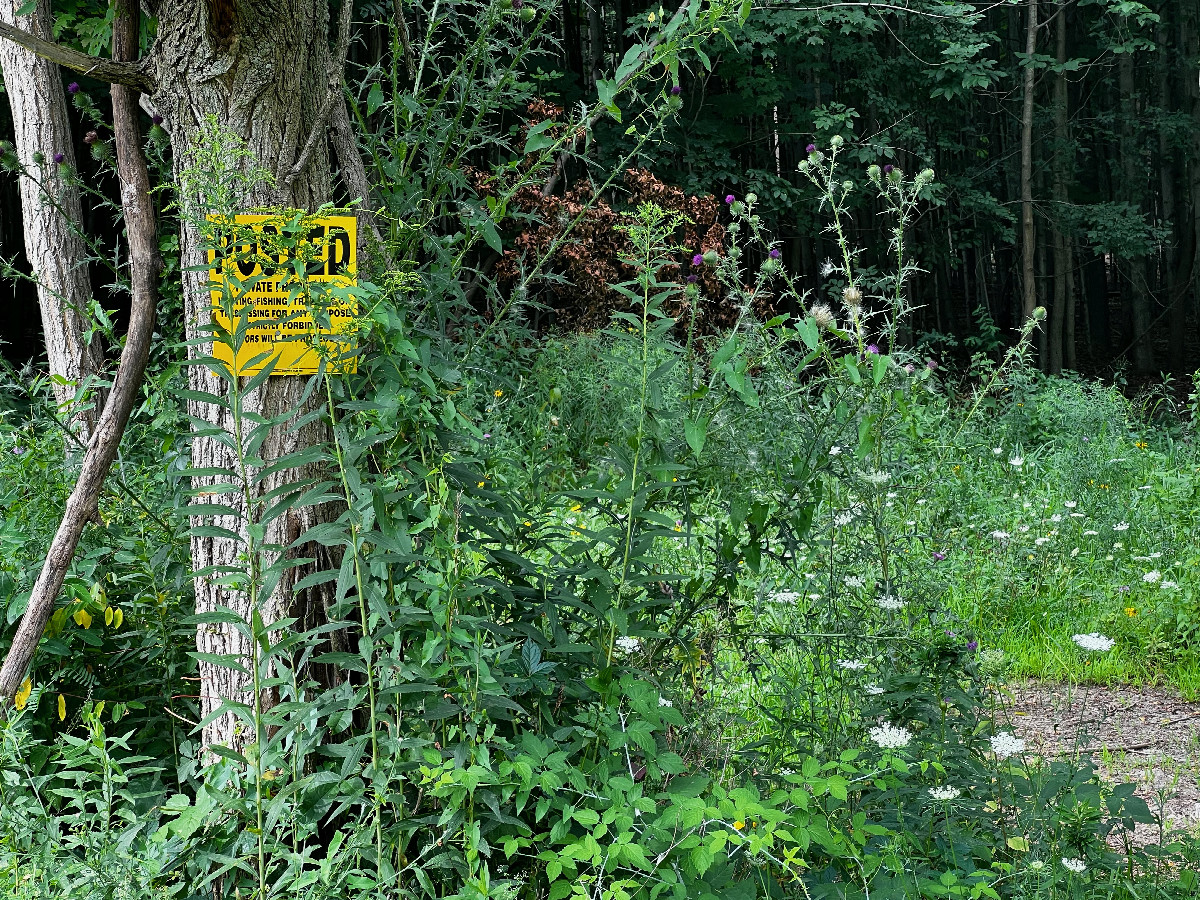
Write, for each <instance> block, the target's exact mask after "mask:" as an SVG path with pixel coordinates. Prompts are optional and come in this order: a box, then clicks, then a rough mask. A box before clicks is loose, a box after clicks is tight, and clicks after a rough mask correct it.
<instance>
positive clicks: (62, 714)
mask: <svg viewBox="0 0 1200 900" xmlns="http://www.w3.org/2000/svg"><path fill="white" fill-rule="evenodd" d="M66 718H67V698H66V697H64V696H63V695H62V694H59V695H58V721H60V722H62V721H63V720H65V719H66Z"/></svg>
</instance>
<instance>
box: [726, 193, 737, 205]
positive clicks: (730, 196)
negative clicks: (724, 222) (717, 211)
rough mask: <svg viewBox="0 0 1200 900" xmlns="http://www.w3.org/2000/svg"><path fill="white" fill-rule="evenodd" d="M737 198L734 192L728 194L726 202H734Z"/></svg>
mask: <svg viewBox="0 0 1200 900" xmlns="http://www.w3.org/2000/svg"><path fill="white" fill-rule="evenodd" d="M735 199H736V198H735V197H734V196H733V194H726V195H725V202H726V203H732V202H733V201H734V200H735Z"/></svg>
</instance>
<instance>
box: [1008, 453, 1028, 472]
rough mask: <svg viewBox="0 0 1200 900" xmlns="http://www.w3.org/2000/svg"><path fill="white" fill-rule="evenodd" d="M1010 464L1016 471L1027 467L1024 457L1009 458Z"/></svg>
mask: <svg viewBox="0 0 1200 900" xmlns="http://www.w3.org/2000/svg"><path fill="white" fill-rule="evenodd" d="M1008 464H1009V465H1010V466H1012V467H1013V468H1014V469H1019V468H1021V466H1023V465H1025V457H1023V456H1010V457H1009V458H1008Z"/></svg>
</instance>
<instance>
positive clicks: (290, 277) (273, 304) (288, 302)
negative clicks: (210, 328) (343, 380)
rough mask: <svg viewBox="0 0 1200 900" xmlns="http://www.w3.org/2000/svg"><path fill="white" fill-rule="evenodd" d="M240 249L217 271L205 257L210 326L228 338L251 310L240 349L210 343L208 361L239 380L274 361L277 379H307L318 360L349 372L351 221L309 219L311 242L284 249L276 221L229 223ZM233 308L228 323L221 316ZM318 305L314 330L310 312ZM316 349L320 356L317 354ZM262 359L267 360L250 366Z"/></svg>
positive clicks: (354, 309) (255, 218) (353, 362)
mask: <svg viewBox="0 0 1200 900" xmlns="http://www.w3.org/2000/svg"><path fill="white" fill-rule="evenodd" d="M234 222H235V224H236V225H237V226H238V229H237V238H236V240H237V244H238V246H236V247H234V248H232V252H229V253H226V254H224V258H223V259H222V260H221V262H220V263H219V264H218V263H217V253H216V251H215V250H210V251H209V257H208V263H209V266H210V269H209V278H210V280H211V285H212V301H213V319H214V320H215V321H216V323H217V324H218V325H220V326H221V327H222V328H225V329H228V330H229V331H230V332H232V331H233V329H234V327H235V326H236V324H237V322H238V320H239V318H240V317H241V315H242V312H243V310H244V309H245V308H246V307H247V306H248V305H249V306H250V307H251V308H250V312H249V327H248V328H247V330H246V336H245V340H244V341H243V343H242V345H241V346H240V347H239V348H238V351H237V354H236V357H237V358H236V359H235V358H234V352H233V348H232V347H231V346H229V345H228V344H225V343H221V342H219V341H218V342H215V343H214V344H213V356H214V357H216V358H217V359H219V360H221V361H222V362H225V363H228V364H229V365H230V367H231V368H233V370H234V371H235V372H236V373H237V374H238V375H253V374H255V373H256V372H261V371H262V370H263V368H264V367H265V366H266V365H267V363H268V362H269V361H270V359H272V358H275V359H276V360H277V361H276V363H275V368H274V369H273V370H272V374H274V375H311V374H312V373H314V372H316V371H317V369H318V366H319V365H320V360H321V357H322V356H324V357H325V359H326V364H327V366H328V367H329V368H330V369H331V370H334V371H340V372H354V371H356V370H357V357H356V356H355V355H354V351H355V349H356V347H355V336H354V323H355V318H356V316H357V315H358V303H357V302H356V300H355V298H354V296H353V294H351V293H350V292H349V291H348V290H347V288H352V287H354V285H356V284H357V271H358V270H357V262H358V260H357V246H358V244H357V236H358V235H357V222H356V221H355V219H354V217H353V216H322V217H321V218H318V219H310V220H309V221H308V222H307V223H306V224H307V225H309V226H311V230H310V231H309V233H308V235H307V236H306V237H305V238H303V239H301V241H300V242H299V243H298V244H296V242H295V241H294V240H292V241H291V242H290V243H292V244H294V246H293V247H291V248H290V249H289V248H287V247H281V244H286V243H289V242H288V241H281V238H280V236H281V235H282V234H284V233H285V231H284V229H285V226H286V225H287V224H288V220H287V219H286V218H285V217H282V216H279V215H239V216H234ZM230 301H232V309H233V317H232V320H231V319H230V317H229V316H228V315H226V312H225V310H224V309H222V303H225V304H226V305H228V304H229V302H230ZM310 304H312V305H319V306H320V308H321V310H322V312H321V314H320V316H319V317H318V318H319V319H320V320H324V319H325V317H326V315H327V316H328V322H327V323H325V322H324V321H322V322H321V324H318V321H316V320H314V318H313V311H312V308H311V306H310ZM318 348H319V349H318ZM264 352H269V353H270V354H271V355H270V356H266V357H263V358H262V359H260V360H258V361H256V362H253V364H251V363H252V360H254V358H255V357H257V356H261V355H262V354H263V353H264Z"/></svg>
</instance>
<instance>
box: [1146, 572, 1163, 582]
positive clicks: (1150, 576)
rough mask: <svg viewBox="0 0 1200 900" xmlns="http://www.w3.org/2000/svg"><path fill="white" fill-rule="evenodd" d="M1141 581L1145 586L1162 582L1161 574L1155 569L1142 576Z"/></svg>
mask: <svg viewBox="0 0 1200 900" xmlns="http://www.w3.org/2000/svg"><path fill="white" fill-rule="evenodd" d="M1142 581H1144V582H1146V584H1157V583H1158V582H1160V581H1162V572H1160V571H1158V569H1155V570H1154V571H1152V572H1147V573H1146V574H1145V575H1143V576H1142Z"/></svg>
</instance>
